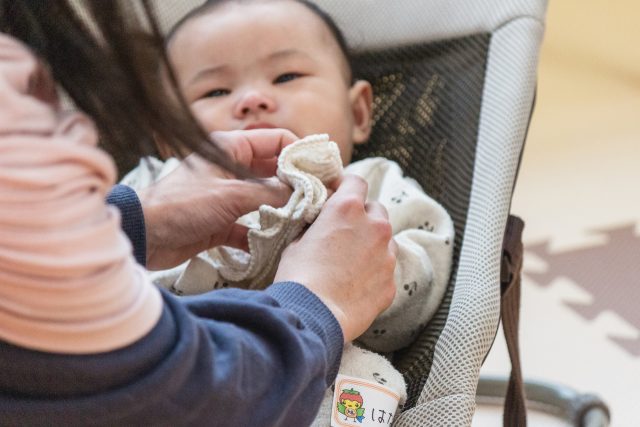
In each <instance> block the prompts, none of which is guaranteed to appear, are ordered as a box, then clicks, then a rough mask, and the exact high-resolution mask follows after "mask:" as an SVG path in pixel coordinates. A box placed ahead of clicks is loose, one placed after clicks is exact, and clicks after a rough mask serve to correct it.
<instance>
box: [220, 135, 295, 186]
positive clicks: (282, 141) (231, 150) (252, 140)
mask: <svg viewBox="0 0 640 427" xmlns="http://www.w3.org/2000/svg"><path fill="white" fill-rule="evenodd" d="M210 137H211V139H213V141H215V143H216V144H218V146H219V147H220V148H221V149H222V150H224V151H225V152H226V153H227V154H229V156H230V157H231V158H232V159H233V160H234V161H235V162H236V163H238V164H239V165H242V166H244V167H245V168H248V169H250V170H252V171H253V167H254V166H257V167H258V168H259V170H258V171H255V172H264V169H263V167H264V164H263V163H260V162H257V163H255V165H254V162H255V161H256V160H269V159H275V158H277V157H278V155H279V154H280V152H281V151H282V149H283V148H284V147H286V146H287V145H289V144H292V143H293V142H295V141H297V140H298V139H299V138H298V137H297V136H296V135H295V134H294V133H293V132H291V131H289V130H287V129H253V130H247V131H224V132H223V131H217V132H213V133H211V134H210ZM274 166H275V164H274ZM273 173H275V168H274V169H273ZM273 173H272V175H273Z"/></svg>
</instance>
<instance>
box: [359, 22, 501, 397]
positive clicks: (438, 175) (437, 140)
mask: <svg viewBox="0 0 640 427" xmlns="http://www.w3.org/2000/svg"><path fill="white" fill-rule="evenodd" d="M489 40H490V35H489V34H480V35H474V36H468V37H464V38H459V39H454V40H449V41H445V42H438V43H432V44H428V45H421V46H409V47H403V48H397V49H394V50H385V51H377V52H368V53H362V54H358V55H356V57H355V70H354V71H355V75H356V76H357V77H359V78H363V79H366V80H368V81H370V82H371V83H372V84H373V92H374V127H373V134H372V137H371V140H370V141H369V142H368V143H367V144H365V145H361V146H357V148H356V151H355V153H354V157H355V158H356V159H359V158H363V157H371V156H383V157H387V158H389V159H392V160H394V161H396V162H398V164H400V166H401V167H402V169H403V170H404V172H405V174H406V175H408V176H410V177H412V178H414V179H416V180H417V181H418V182H419V183H420V185H422V187H423V188H424V189H425V191H427V193H428V194H429V195H431V196H432V197H433V198H434V199H436V200H438V201H439V202H440V203H441V204H442V205H443V206H444V207H445V209H447V211H448V212H449V214H450V215H451V217H452V218H453V222H454V224H455V228H456V238H455V246H454V263H453V265H452V275H451V280H450V282H449V287H448V289H447V292H446V294H445V297H444V300H443V303H442V304H441V306H440V309H439V310H438V312H437V313H436V315H435V316H434V318H433V319H432V320H431V322H430V323H429V324H428V325H427V326H426V328H425V329H424V331H423V332H422V333H421V335H420V336H419V337H418V338H417V339H416V341H415V343H414V344H413V345H411V346H410V347H409V348H407V349H405V350H403V351H401V352H398V354H396V357H395V364H396V366H397V367H398V368H399V369H400V371H401V372H402V373H403V374H404V376H405V379H406V380H407V386H408V392H409V400H408V403H407V407H412V406H413V405H414V404H415V401H416V399H417V397H418V395H419V394H420V392H421V390H422V387H423V385H424V383H425V381H426V377H427V375H428V373H429V369H430V367H431V362H432V359H433V351H434V348H435V344H436V341H437V339H438V336H439V335H440V332H441V331H442V328H443V327H444V324H445V321H446V318H447V314H448V310H449V305H450V303H451V296H452V293H453V283H455V277H456V270H457V266H458V257H459V254H460V247H461V244H462V236H463V235H464V229H465V222H466V217H467V209H468V205H469V193H470V189H471V181H472V178H473V167H474V160H475V148H476V140H477V132H478V120H479V112H480V103H481V97H482V88H483V82H484V72H485V60H486V55H487V49H488V46H489Z"/></svg>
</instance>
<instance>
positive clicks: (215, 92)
mask: <svg viewBox="0 0 640 427" xmlns="http://www.w3.org/2000/svg"><path fill="white" fill-rule="evenodd" d="M230 93H231V91H230V90H229V89H214V90H211V91H209V92H207V93H205V94H204V95H202V97H203V98H217V97H219V96H225V95H229V94H230Z"/></svg>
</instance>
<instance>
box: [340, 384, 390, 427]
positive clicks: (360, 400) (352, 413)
mask: <svg viewBox="0 0 640 427" xmlns="http://www.w3.org/2000/svg"><path fill="white" fill-rule="evenodd" d="M335 384H336V386H335V391H334V392H333V410H332V411H331V427H343V426H349V427H353V426H365V427H369V426H371V427H373V426H375V427H380V426H387V425H389V426H390V425H391V424H392V423H393V418H394V417H395V416H396V411H397V409H398V403H399V402H400V395H398V393H396V392H395V391H393V390H391V389H390V388H389V387H385V386H383V385H380V384H378V383H376V382H373V381H368V380H363V379H361V378H354V377H348V376H346V375H341V374H338V377H337V378H336V383H335Z"/></svg>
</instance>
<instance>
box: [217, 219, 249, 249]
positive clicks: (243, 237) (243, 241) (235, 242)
mask: <svg viewBox="0 0 640 427" xmlns="http://www.w3.org/2000/svg"><path fill="white" fill-rule="evenodd" d="M248 232H249V229H248V228H247V227H245V226H244V225H240V224H235V223H234V224H232V225H231V227H230V228H229V234H228V235H227V239H226V240H225V241H224V242H220V243H219V244H220V245H224V246H231V247H232V248H238V249H242V250H244V251H247V252H248V251H249V241H248V239H247V233H248Z"/></svg>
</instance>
